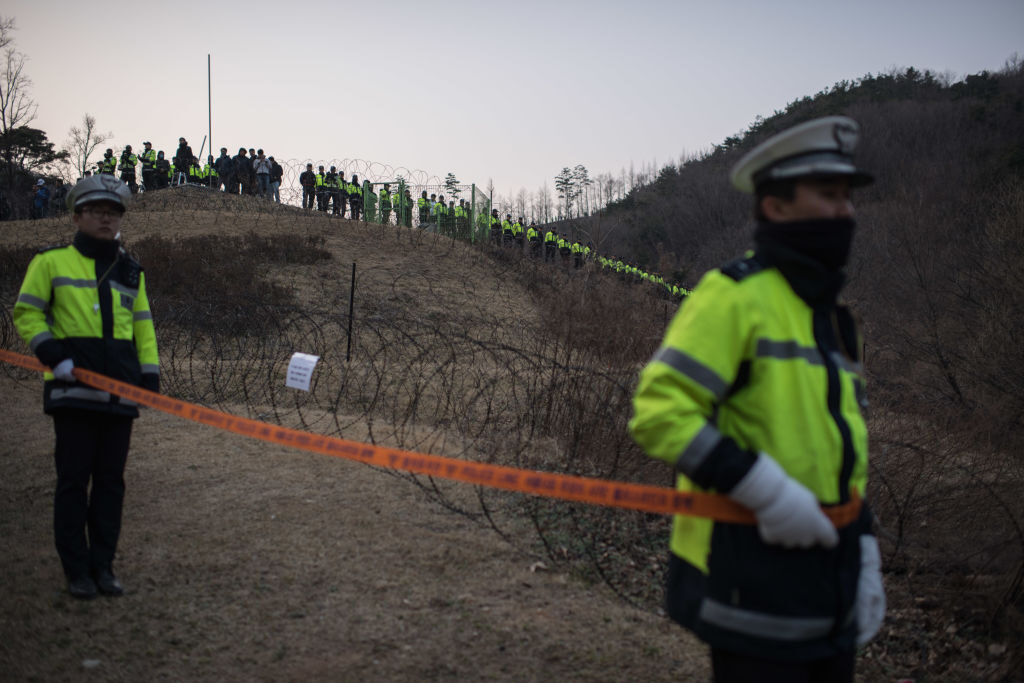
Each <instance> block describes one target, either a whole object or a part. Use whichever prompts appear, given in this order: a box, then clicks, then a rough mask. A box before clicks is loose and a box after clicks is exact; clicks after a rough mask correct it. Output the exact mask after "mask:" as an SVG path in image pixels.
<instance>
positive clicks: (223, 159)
mask: <svg viewBox="0 0 1024 683" xmlns="http://www.w3.org/2000/svg"><path fill="white" fill-rule="evenodd" d="M213 167H214V168H215V169H217V175H218V177H220V182H222V183H224V191H225V192H231V182H232V180H233V178H234V173H235V164H234V162H232V161H231V157H230V156H228V148H227V147H221V148H220V156H219V157H217V161H215V162H214V163H213Z"/></svg>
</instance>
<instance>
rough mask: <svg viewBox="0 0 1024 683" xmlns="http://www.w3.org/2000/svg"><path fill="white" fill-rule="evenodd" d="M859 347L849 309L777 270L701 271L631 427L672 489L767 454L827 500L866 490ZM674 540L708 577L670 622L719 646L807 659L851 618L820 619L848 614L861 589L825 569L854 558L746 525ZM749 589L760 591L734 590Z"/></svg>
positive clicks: (711, 526) (686, 529) (678, 521)
mask: <svg viewBox="0 0 1024 683" xmlns="http://www.w3.org/2000/svg"><path fill="white" fill-rule="evenodd" d="M860 348H861V341H860V336H859V332H858V330H857V326H856V324H855V323H854V320H853V317H852V315H851V314H850V313H849V311H848V310H847V309H846V308H845V307H842V306H837V307H836V308H834V309H831V311H830V312H829V313H824V312H821V311H816V310H814V309H812V308H811V307H810V306H809V305H808V304H807V303H805V302H804V300H802V299H801V298H800V297H799V296H798V295H797V294H796V293H795V292H794V291H793V289H792V287H790V285H789V284H788V282H787V281H786V279H785V277H784V276H783V275H782V273H781V272H780V271H779V270H778V269H777V268H774V267H761V266H759V264H758V262H757V261H755V258H754V257H750V258H747V259H745V260H739V261H737V262H734V263H732V264H729V265H727V266H724V267H723V268H722V269H717V270H713V271H711V272H709V273H708V274H707V275H705V277H704V278H703V279H702V280H701V282H700V283H699V284H698V285H697V287H696V288H695V289H694V291H693V294H692V295H691V296H690V297H688V298H687V300H686V302H685V303H684V304H683V305H682V306H681V307H680V309H679V311H678V312H677V314H676V316H675V318H674V319H673V320H672V322H671V323H670V325H669V328H668V330H667V332H666V334H665V339H664V341H663V343H662V346H661V348H660V349H659V350H658V351H657V352H656V353H655V355H654V357H653V358H652V360H651V362H650V363H649V364H648V365H647V366H646V367H645V368H644V369H643V371H642V372H641V373H640V380H639V383H638V387H637V391H636V394H635V396H634V415H633V417H632V419H631V421H630V423H629V428H630V431H631V432H632V434H633V437H634V438H635V439H636V441H637V443H638V444H640V446H641V447H643V449H644V451H645V452H647V453H648V454H649V455H651V456H652V457H655V458H658V459H660V460H663V461H665V462H666V463H668V464H670V465H672V466H673V467H674V468H675V471H676V473H677V475H676V484H677V489H678V490H680V491H700V490H703V489H702V487H701V486H699V485H698V484H697V483H695V481H694V480H693V479H692V478H691V477H695V476H698V475H699V476H700V477H705V476H706V477H708V478H709V479H708V480H709V481H710V480H712V479H717V480H720V481H728V480H729V479H730V476H729V472H731V471H738V472H740V474H741V476H742V472H744V471H745V470H744V468H745V467H749V462H750V460H751V459H752V458H755V457H757V456H756V454H757V453H767V454H770V456H771V457H772V458H774V459H775V461H776V462H777V463H778V464H779V465H780V466H781V467H782V469H783V470H784V471H785V472H787V473H788V474H789V475H790V476H791V477H792V478H793V479H795V480H796V481H798V482H799V483H800V484H802V485H803V486H805V487H807V489H809V490H810V491H811V492H812V493H813V494H814V495H815V496H816V498H817V500H818V501H820V502H821V503H822V504H824V505H830V504H841V503H845V502H847V501H848V500H850V497H851V489H853V490H855V491H856V492H857V494H858V495H859V496H861V497H863V495H864V492H865V486H866V482H867V450H868V444H867V428H866V425H865V422H864V418H863V416H862V414H861V407H862V404H863V403H864V376H863V375H864V373H863V367H862V365H861V362H860V353H859V350H860ZM702 468H703V469H702ZM729 468H731V469H729ZM684 472H685V473H690V474H689V475H687V474H684ZM870 519H871V518H870V512H869V511H868V509H867V506H864V508H863V513H862V518H861V519H860V520H859V521H857V522H855V523H853V524H851V525H849V526H848V527H846V528H844V529H840V530H839V533H840V537H841V538H842V539H846V538H853V539H854V545H856V540H855V539H856V538H857V535H859V534H862V533H864V532H865V530H866V527H869V526H870ZM851 535H852V536H851ZM843 547H849V545H848V544H846V545H845V546H844V543H843V542H841V543H840V545H839V548H843ZM670 548H671V551H672V553H674V554H675V555H676V556H677V557H678V558H680V559H681V560H682V561H683V562H684V563H685V565H683V566H685V567H688V569H687V570H686V571H690V572H693V576H694V577H699V576H700V575H704V576H705V577H707V578H706V580H705V582H704V583H706V595H705V596H704V597H703V600H702V602H700V604H699V611H698V608H697V607H694V608H693V609H694V613H693V614H686V615H682V616H680V615H673V618H676V619H677V620H682V621H683V622H684V623H689V625H690V627H691V628H695V629H696V630H697V632H698V635H701V637H702V638H704V639H706V640H707V641H708V642H711V643H712V644H713V645H715V646H718V647H723V648H734V649H735V651H740V652H760V653H761V656H778V657H782V656H787V657H792V658H801V657H806V658H813V657H815V656H824V655H821V654H816V653H819V650H821V649H822V648H827V647H828V645H827V643H828V642H829V639H830V638H831V637H832V636H834V635H835V634H839V633H841V632H842V631H843V630H844V628H845V627H846V626H847V625H845V624H842V623H838V622H839V621H841V619H836V618H833V617H831V616H820V615H834V614H837V613H838V614H842V615H848V614H850V610H852V608H853V600H854V588H855V586H853V585H843V581H840V580H836V581H827V580H823V576H840V577H842V576H845V577H847V578H849V579H852V580H853V581H854V582H855V581H856V578H855V577H856V576H857V572H858V562H859V559H858V557H857V555H856V553H847V554H843V553H842V552H841V551H840V550H839V549H831V550H829V549H824V548H818V549H815V550H807V551H795V550H789V549H783V548H780V547H779V546H777V545H770V544H766V543H764V542H763V541H762V540H761V538H760V537H759V535H758V529H757V527H756V526H754V525H742V524H727V523H721V522H713V521H712V520H710V519H705V518H700V517H690V516H676V517H675V518H674V520H673V529H672V537H671V541H670ZM815 553H817V555H815ZM814 557H818V558H819V560H814V559H813V558H814ZM825 567H828V568H829V569H828V570H827V571H826V569H825ZM697 572H699V574H698V573H697ZM712 579H713V580H712ZM694 580H695V581H696V580H697V579H696V578H695V579H694ZM692 585H696V584H692ZM756 585H760V586H763V587H764V589H763V590H753V589H750V590H744V589H741V588H739V586H745V587H747V589H749V588H750V587H751V586H756ZM837 610H838V612H837ZM851 623H852V622H851ZM787 634H788V635H787ZM757 648H761V650H758V649H757ZM821 651H825V652H827V651H828V650H827V649H826V650H821Z"/></svg>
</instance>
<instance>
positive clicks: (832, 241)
mask: <svg viewBox="0 0 1024 683" xmlns="http://www.w3.org/2000/svg"><path fill="white" fill-rule="evenodd" d="M855 228H856V223H855V222H854V220H853V219H852V218H816V219H812V220H806V221H794V222H790V223H770V222H767V221H764V222H761V223H759V224H758V226H757V229H756V230H755V231H754V243H755V244H756V245H757V253H758V255H759V258H760V259H761V260H762V261H763V262H764V263H765V265H769V266H775V267H777V268H778V269H779V270H780V271H781V272H782V274H783V275H784V276H785V278H786V280H787V281H788V282H789V284H790V286H791V287H793V290H794V291H795V292H796V293H797V295H798V296H800V298H802V299H803V300H804V301H806V302H807V303H808V304H810V305H811V306H818V305H830V304H833V303H835V300H836V297H837V296H838V295H839V290H840V289H842V286H843V283H844V282H845V279H846V278H845V276H844V275H843V267H844V266H845V265H846V262H847V259H849V256H850V247H851V245H852V244H853V233H854V230H855Z"/></svg>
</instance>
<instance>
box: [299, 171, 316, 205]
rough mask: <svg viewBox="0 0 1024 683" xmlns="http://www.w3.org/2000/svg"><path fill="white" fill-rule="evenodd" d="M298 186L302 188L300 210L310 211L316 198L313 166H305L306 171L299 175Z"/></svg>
mask: <svg viewBox="0 0 1024 683" xmlns="http://www.w3.org/2000/svg"><path fill="white" fill-rule="evenodd" d="M299 185H301V186H302V208H303V209H312V208H313V200H314V199H315V198H316V173H314V172H313V164H306V170H305V171H303V172H302V173H300V174H299Z"/></svg>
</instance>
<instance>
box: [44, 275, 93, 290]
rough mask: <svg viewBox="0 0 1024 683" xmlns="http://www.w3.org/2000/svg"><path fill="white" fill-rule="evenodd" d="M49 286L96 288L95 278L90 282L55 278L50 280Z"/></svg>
mask: <svg viewBox="0 0 1024 683" xmlns="http://www.w3.org/2000/svg"><path fill="white" fill-rule="evenodd" d="M50 284H51V285H53V286H54V287H86V288H92V289H95V288H96V280H95V278H93V279H91V280H76V279H75V278H73V277H55V278H53V279H52V280H50Z"/></svg>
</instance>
